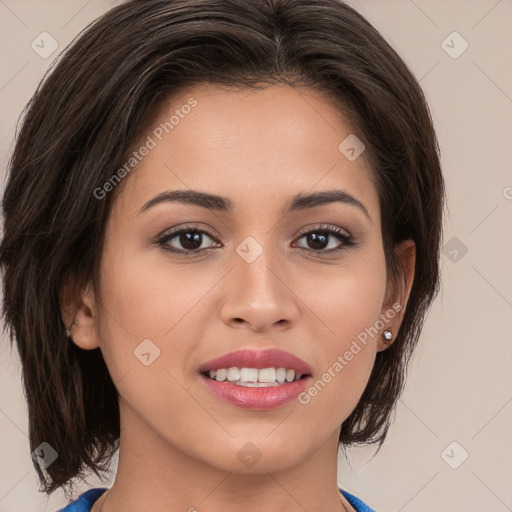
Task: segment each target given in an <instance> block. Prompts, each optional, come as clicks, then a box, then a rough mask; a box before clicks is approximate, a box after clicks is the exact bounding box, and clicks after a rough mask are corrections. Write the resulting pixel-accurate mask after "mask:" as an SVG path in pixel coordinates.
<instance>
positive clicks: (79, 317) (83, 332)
mask: <svg viewBox="0 0 512 512" xmlns="http://www.w3.org/2000/svg"><path fill="white" fill-rule="evenodd" d="M59 302H60V310H61V315H62V320H63V322H64V325H65V326H66V327H67V329H68V331H69V334H70V338H71V340H72V341H73V343H75V345H77V346H78V347H80V348H83V349H85V350H92V349H95V348H98V347H99V346H100V339H99V335H98V332H99V330H98V318H97V309H96V300H95V296H94V290H93V287H92V284H91V283H88V284H87V286H86V287H85V289H80V288H79V287H78V285H77V284H76V280H75V279H74V277H73V276H67V277H66V278H65V279H64V281H63V283H62V285H61V288H60V290H59Z"/></svg>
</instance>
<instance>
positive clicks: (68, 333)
mask: <svg viewBox="0 0 512 512" xmlns="http://www.w3.org/2000/svg"><path fill="white" fill-rule="evenodd" d="M74 324H75V321H74V320H73V322H71V325H70V326H69V329H71V327H73V325H74ZM69 329H66V336H67V337H68V338H71V333H70V332H69Z"/></svg>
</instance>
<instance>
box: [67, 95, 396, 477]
mask: <svg viewBox="0 0 512 512" xmlns="http://www.w3.org/2000/svg"><path fill="white" fill-rule="evenodd" d="M187 105H188V107H187ZM173 115H174V118H172V120H171V121H170V119H171V116H173ZM165 123H168V124H167V125H165ZM164 126H165V128H163V127H164ZM352 133H353V130H352V128H351V126H350V125H349V124H347V122H346V121H345V120H344V119H343V118H342V116H341V114H340V113H339V112H338V111H337V110H336V109H335V108H334V107H333V106H331V105H330V104H329V103H328V102H327V101H326V100H325V99H323V98H322V97H321V96H320V95H318V94H317V93H315V92H313V91H311V90H306V89H293V88H290V87H286V86H279V87H277V86H271V87H267V88H266V89H263V90H260V91H248V90H244V91H240V90H238V91H236V90H221V89H219V88H215V87H213V86H204V85H202V86H197V87H195V88H193V89H189V90H188V91H186V92H184V93H183V94H181V95H180V96H178V97H174V98H173V99H172V101H171V102H168V103H167V104H166V105H164V107H163V108H162V109H161V111H160V112H159V115H158V118H157V119H155V120H154V123H153V124H152V125H151V127H150V129H149V130H148V131H147V132H144V133H143V134H142V135H141V137H140V141H139V142H138V144H136V147H135V151H137V153H138V155H139V156H140V161H138V163H137V165H136V167H135V169H134V170H132V171H131V172H130V175H129V176H127V177H125V178H124V179H125V180H126V182H125V183H123V189H122V191H121V193H120V194H119V196H118V197H117V199H116V201H115V203H114V206H113V210H112V212H111V215H110V218H109V220H108V224H107V226H106V235H105V236H106V242H105V247H104V252H103V256H102V263H101V273H100V277H101V279H100V281H101V285H100V286H101V288H100V290H98V291H97V293H96V294H95V295H94V294H92V292H91V293H89V294H87V295H86V296H85V303H86V304H89V306H90V311H91V313H90V317H89V320H87V319H86V318H85V316H86V314H85V313H84V317H82V318H80V316H79V317H78V324H79V325H82V326H83V325H86V323H87V321H90V322H91V324H90V325H91V330H90V331H89V334H88V336H85V337H84V336H81V334H80V332H78V331H77V332H76V335H74V336H73V338H74V341H75V343H77V344H79V345H81V346H82V347H83V348H94V347H97V346H100V347H101V350H102V353H103V355H104V358H105V361H106V363H107V366H108V368H109V371H110V373H111V375H112V379H113V381H114V383H116V385H117V388H118V390H119V393H120V407H121V415H122V418H124V419H122V421H124V424H125V425H126V427H127V428H130V422H133V424H134V425H135V422H137V424H138V428H143V429H145V430H146V432H151V433H152V434H153V435H156V436H158V438H159V439H161V440H162V441H163V443H164V444H166V445H167V446H168V447H170V448H172V449H173V450H176V451H178V452H181V453H183V454H186V455H187V456H190V457H193V458H194V459H195V460H198V461H201V462H203V463H206V464H208V465H210V466H214V467H217V468H221V469H223V470H226V471H238V472H248V473H251V472H253V473H257V472H262V471H269V470H272V471H274V470H278V469H284V468H286V467H291V466H292V465H294V464H297V463H298V462H299V461H300V460H303V459H305V458H307V457H308V456H309V455H311V454H312V453H314V452H315V451H316V450H318V449H319V448H320V447H321V446H325V445H326V444H330V445H331V447H332V446H335V445H336V443H337V439H338V434H339V429H340V426H341V424H342V422H343V421H344V420H345V419H346V418H347V417H348V416H349V414H350V413H351V411H352V410H353V409H354V408H355V406H356V404H357V402H358V400H359V398H360V396H361V394H362V392H363V390H364V388H365V386H366V383H367V381H368V378H369V375H370V372H371V368H372V365H373V363H374V359H375V355H376V352H377V351H378V350H382V349H384V348H385V346H384V345H383V344H382V336H381V333H382V331H383V330H384V329H385V328H389V327H390V326H393V325H394V326H395V330H396V323H395V324H394V323H393V322H395V320H396V319H395V320H390V321H389V322H384V327H383V323H382V318H383V317H381V316H380V315H384V318H385V315H386V314H389V310H390V308H391V307H392V302H393V301H391V302H389V301H388V300H387V299H386V285H387V276H386V265H385V259H384V252H383V243H382V238H381V220H380V214H379V198H378V195H377V190H376V188H375V185H374V183H373V180H372V172H371V170H370V169H369V168H368V167H367V164H366V161H365V159H364V156H365V155H364V153H363V154H362V155H361V156H360V157H359V158H356V159H355V160H353V159H348V158H347V157H346V156H345V154H344V153H342V152H341V151H340V150H339V149H338V146H339V145H340V143H341V142H342V141H344V140H345V139H346V138H347V137H348V136H349V135H351V134H352ZM142 146H145V147H146V148H147V151H145V150H142V149H140V148H141V147H142ZM143 153H144V155H143ZM135 158H138V157H135ZM132 163H133V162H132ZM177 191H181V192H182V194H181V196H180V195H179V194H177V193H176V192H177ZM326 193H331V196H330V198H329V197H327V196H325V195H324V196H322V195H321V194H326ZM334 193H337V195H336V194H334ZM185 194H188V196H187V195H185ZM312 194H320V195H319V196H316V199H315V198H314V197H313V198H310V200H307V197H308V196H310V195H312ZM210 196H215V197H210ZM322 197H323V199H322ZM326 197H327V199H326ZM80 314H82V313H80V312H79V313H78V315H80ZM379 320H381V321H380V322H379ZM375 326H376V327H377V329H378V332H379V334H374V332H375V329H376V327H375ZM372 328H373V329H374V330H373V331H372V330H371V329H372ZM369 332H370V333H371V334H370V335H369V334H368V333H369ZM364 333H366V336H365V334H364ZM363 340H364V342H363ZM239 351H242V352H239ZM233 353H234V354H233ZM350 354H351V356H350ZM225 355H227V358H225V359H223V360H221V361H215V360H216V359H218V358H219V357H222V356H225ZM237 367H242V368H246V369H247V370H242V373H241V374H239V373H237V371H236V370H231V371H230V372H228V374H227V377H228V378H231V379H234V380H233V382H231V383H230V382H229V381H228V382H224V381H223V380H224V378H226V374H225V372H224V371H223V369H229V368H237ZM264 368H275V369H277V371H275V372H274V373H273V370H265V371H264V372H256V373H255V370H258V369H260V370H261V369H264ZM279 368H284V369H285V370H295V374H293V373H292V372H289V371H288V372H284V371H283V370H279ZM210 370H211V371H213V372H214V373H212V374H211V375H212V376H214V379H212V378H210V376H209V375H210V374H209V371H210ZM215 370H216V372H215ZM301 373H302V374H303V375H302V377H301V378H300V379H299V380H293V379H298V377H299V376H300V375H299V374H301ZM255 375H257V376H258V377H257V378H258V380H259V381H261V380H267V379H268V380H270V381H272V382H269V383H267V384H263V386H261V387H258V386H255V384H256V383H254V382H252V381H253V380H255V378H256V377H255ZM285 375H286V377H288V379H287V378H286V377H284V376H285ZM283 378H284V380H285V381H284V383H280V381H282V380H283ZM217 379H220V380H217ZM238 379H242V381H243V382H238V383H234V382H235V381H237V380H238ZM276 379H277V382H278V384H277V385H275V384H276ZM287 380H292V382H288V381H287ZM251 382H252V384H251ZM319 382H320V383H319ZM244 383H245V385H243V384H244ZM315 383H316V384H315ZM269 384H272V385H270V386H269ZM315 389H316V392H315ZM134 418H136V420H135V419H134ZM141 426H142V427H141ZM247 443H251V444H250V445H248V444H247ZM244 450H245V451H247V453H248V454H249V455H250V453H249V452H250V451H251V450H254V452H255V453H259V454H261V455H262V457H261V459H260V460H259V462H258V463H257V464H254V465H251V464H245V465H244V464H243V463H242V462H243V460H242V458H243V457H242V458H241V455H244Z"/></svg>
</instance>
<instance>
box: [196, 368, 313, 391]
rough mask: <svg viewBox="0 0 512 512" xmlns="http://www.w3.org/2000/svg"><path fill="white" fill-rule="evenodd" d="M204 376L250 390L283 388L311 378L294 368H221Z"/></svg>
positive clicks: (204, 373)
mask: <svg viewBox="0 0 512 512" xmlns="http://www.w3.org/2000/svg"><path fill="white" fill-rule="evenodd" d="M202 374H203V375H204V376H205V377H207V378H209V379H211V380H215V381H217V382H229V383H230V384H235V385H236V386H245V387H248V388H268V387H272V386H283V385H285V384H288V383H290V382H296V381H298V380H301V379H303V378H307V377H309V374H302V373H298V372H296V371H295V370H293V369H292V368H283V367H279V368H274V367H269V368H261V369H258V368H246V367H243V368H238V367H236V366H235V367H231V368H219V369H217V370H210V371H206V372H202Z"/></svg>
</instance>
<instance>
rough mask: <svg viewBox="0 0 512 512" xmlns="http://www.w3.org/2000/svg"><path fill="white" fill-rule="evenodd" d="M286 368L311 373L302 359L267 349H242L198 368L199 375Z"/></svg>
mask: <svg viewBox="0 0 512 512" xmlns="http://www.w3.org/2000/svg"><path fill="white" fill-rule="evenodd" d="M233 367H237V368H257V369H262V368H286V369H288V370H295V372H297V373H302V374H306V373H311V368H310V367H309V365H308V364H307V363H305V362H304V361H303V360H302V359H299V358H298V357H296V356H294V355H293V354H290V353H289V352H285V351H284V350H279V349H277V348H268V349H263V350H251V349H242V350H236V351H234V352H229V353H228V354H224V355H223V356H220V357H217V358H215V359H211V360H210V361H207V362H206V363H203V364H202V365H201V366H200V367H199V371H200V372H201V373H203V372H208V371H211V370H218V369H219V368H233Z"/></svg>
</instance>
